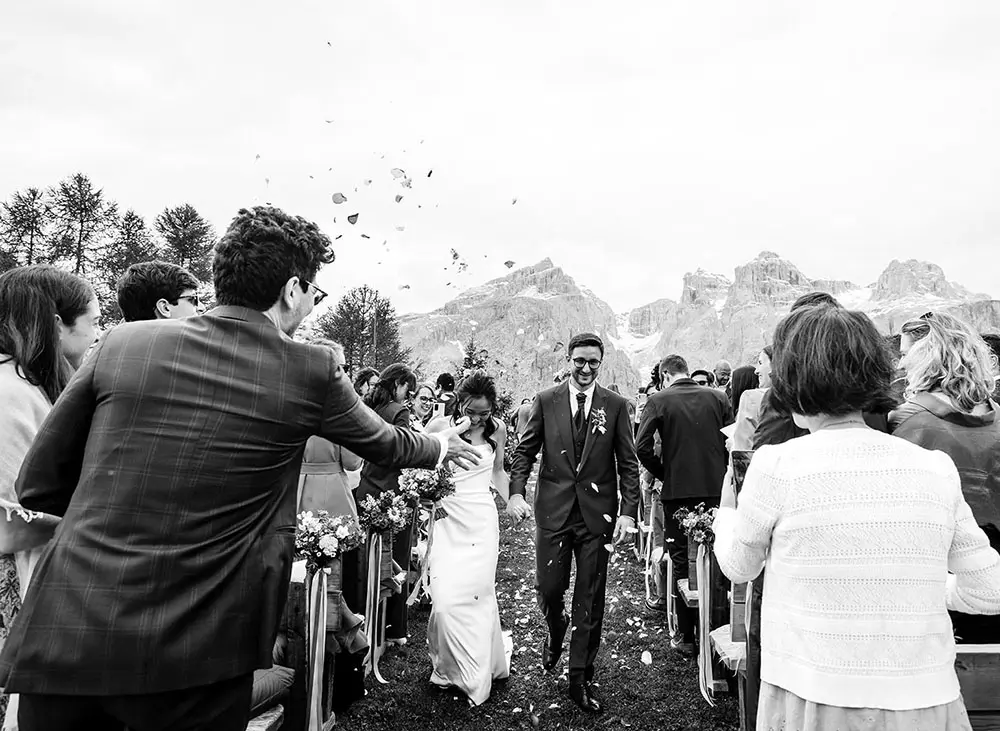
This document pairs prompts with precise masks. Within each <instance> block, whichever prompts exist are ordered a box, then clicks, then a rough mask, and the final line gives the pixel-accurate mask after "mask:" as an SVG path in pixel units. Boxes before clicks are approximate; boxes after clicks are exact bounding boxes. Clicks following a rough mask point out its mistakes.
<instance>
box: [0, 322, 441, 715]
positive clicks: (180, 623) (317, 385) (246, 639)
mask: <svg viewBox="0 0 1000 731" xmlns="http://www.w3.org/2000/svg"><path fill="white" fill-rule="evenodd" d="M314 434H318V435H320V436H323V437H325V438H327V439H329V440H331V441H333V442H336V443H338V444H343V445H344V446H345V447H347V448H348V449H350V450H351V451H352V452H354V453H355V454H358V455H361V456H362V457H364V458H365V459H368V460H373V461H376V462H379V463H384V464H391V465H396V466H403V465H414V466H418V465H419V466H423V467H433V466H434V464H435V463H436V462H437V460H438V458H439V456H440V454H441V450H442V444H441V442H440V441H439V440H438V439H434V438H431V437H428V436H425V435H419V434H415V433H413V432H411V431H409V430H407V429H397V428H394V427H391V426H389V425H388V424H386V423H385V422H384V421H383V420H382V419H380V418H379V417H378V416H376V415H375V413H374V412H372V411H371V410H370V409H368V408H367V407H365V406H364V405H362V404H361V402H360V400H359V399H358V397H357V395H356V394H355V392H354V389H353V388H352V387H351V384H350V381H349V380H348V379H347V378H346V377H344V376H343V374H342V373H341V371H340V369H339V368H337V366H336V364H335V363H334V360H333V355H332V354H331V352H330V351H329V350H328V349H326V348H321V347H317V346H312V345H307V344H305V343H301V342H296V341H293V340H291V339H289V338H288V337H286V336H285V335H284V334H282V333H281V332H280V331H279V330H278V328H277V327H275V325H274V324H273V323H272V322H271V321H270V320H268V319H267V318H266V317H265V316H264V315H263V314H262V313H260V312H256V311H253V310H248V309H244V308H241V307H219V308H217V309H215V310H212V311H211V312H209V313H208V314H206V315H203V316H200V317H192V318H189V319H186V320H164V321H160V322H143V323H133V324H128V325H123V326H121V327H119V328H115V329H114V330H112V331H110V332H109V333H108V334H107V336H105V337H104V338H103V340H102V341H101V343H100V344H99V345H98V346H97V347H96V349H95V351H94V352H93V353H92V354H91V355H90V356H89V357H88V358H87V360H86V362H85V363H84V365H83V367H82V368H81V369H80V370H79V371H78V372H77V374H76V376H75V377H74V378H73V380H72V381H71V382H70V384H69V386H68V387H67V388H66V390H65V391H64V392H63V394H62V396H61V397H60V398H59V400H58V401H57V402H56V404H55V406H54V407H53V409H52V411H51V413H50V414H49V416H48V418H47V419H46V420H45V422H44V424H43V425H42V428H41V430H40V431H39V433H38V436H37V438H36V440H35V443H34V444H33V446H32V447H31V450H30V451H29V452H28V455H27V456H26V458H25V460H24V464H23V466H22V469H21V474H20V477H19V478H18V482H17V492H18V496H19V498H20V502H21V504H22V505H23V506H24V507H26V508H29V509H31V510H41V511H44V512H46V513H49V514H52V515H58V516H62V517H63V519H62V521H61V522H60V524H59V527H58V528H57V529H56V532H55V537H54V538H53V539H52V542H51V543H50V544H49V546H48V549H47V550H46V551H45V553H44V554H43V556H42V558H41V560H40V561H39V563H38V567H37V569H36V570H35V574H34V578H33V579H32V582H31V585H30V587H29V588H28V593H27V596H26V597H25V600H24V607H23V608H22V609H21V611H20V613H19V614H18V617H17V621H16V622H15V623H14V625H13V629H12V630H11V633H10V637H9V638H8V639H7V642H6V645H5V646H4V648H3V653H2V655H0V684H3V685H5V686H6V688H5V689H6V690H7V691H8V692H18V693H25V694H30V695H32V696H36V697H41V696H42V695H44V696H46V700H45V702H44V703H35V704H34V705H35V708H36V710H37V711H39V712H41V711H45V709H49V712H50V715H49V716H46V717H45V719H42V720H37V719H34V717H33V719H34V720H33V721H31V722H30V723H29V726H31V727H35V728H46V729H53V728H57V727H58V728H76V727H77V725H79V724H78V721H74V719H72V718H71V716H72V715H73V714H75V715H76V717H77V718H78V717H79V716H80V714H81V713H83V711H82V710H74V708H75V709H79V708H80V704H81V703H90V705H91V706H97V707H99V708H103V709H104V711H105V712H108V713H113V714H116V718H118V719H119V720H124V718H123V717H124V716H128V717H129V718H131V719H133V720H131V721H128V722H127V723H128V725H129V726H130V727H132V728H147V727H148V724H149V722H150V721H149V719H150V718H154V719H157V722H158V723H159V722H162V723H163V724H164V725H163V726H157V727H158V728H160V727H162V728H166V727H171V728H175V727H179V722H177V720H176V719H175V720H174V721H171V720H170V719H171V718H173V716H171V714H174V715H176V714H182V715H183V714H185V711H184V710H183V709H184V708H185V707H187V708H190V707H191V704H190V703H189V704H188V705H187V706H185V702H186V700H190V699H191V698H193V697H196V696H198V694H199V693H200V692H201V691H200V690H199V689H204V688H206V687H209V686H212V687H215V688H216V690H212V691H210V692H207V693H202V694H201V698H202V700H203V701H204V702H203V703H201V704H200V706H199V707H201V708H204V705H205V703H209V704H211V703H212V702H214V701H215V699H218V698H219V696H220V695H223V694H224V692H229V691H232V692H234V693H235V694H236V695H237V696H240V694H241V693H244V692H245V694H246V695H245V701H243V700H239V701H237V700H233V701H232V705H233V706H241V705H244V704H245V708H244V710H245V712H246V713H249V710H250V696H249V692H250V685H249V682H250V679H251V677H252V673H253V671H254V670H255V669H257V668H263V667H269V666H270V665H271V652H272V646H273V644H274V639H275V634H276V632H277V627H278V621H277V620H278V618H279V617H280V613H281V611H282V608H283V604H284V601H285V597H286V596H287V592H288V584H289V578H290V572H291V559H292V551H293V548H294V536H295V529H294V523H293V521H294V495H295V485H296V483H297V477H298V474H299V467H300V464H301V461H302V454H303V449H304V446H305V442H306V440H307V439H308V438H309V437H310V436H312V435H314ZM289 486H291V487H289ZM289 489H290V490H291V496H292V501H291V503H289V501H288V500H287V497H288V495H289ZM233 683H235V684H236V685H233ZM227 684H228V685H227ZM185 692H186V693H187V696H186V697H182V695H181V694H183V693H185ZM53 696H55V697H53ZM70 697H75V698H70ZM87 697H90V699H91V700H89V701H88V700H87ZM240 698H242V696H240ZM219 702H221V699H220V700H219ZM195 705H198V704H195ZM109 709H110V710H109ZM57 710H58V713H59V714H60V715H58V720H57V717H56V716H53V715H51V714H54V713H56V711H57ZM216 710H218V709H215V710H213V711H212V713H215V712H216ZM239 710H240V709H239V708H238V707H237V708H236V711H235V715H236V716H238V715H239ZM198 713H199V712H198V711H190V712H189V713H187V716H188V717H187V718H184V719H183V720H185V721H186V722H188V723H190V722H192V721H193V720H195V719H193V718H191V717H190V716H191V715H198ZM21 714H22V716H24V714H25V706H24V703H23V702H22V707H21ZM136 714H138V715H136ZM210 725H211V726H212V727H213V728H230V727H236V726H238V718H237V719H236V721H233V722H230V721H228V720H227V722H226V723H225V724H223V723H222V722H221V720H219V719H218V718H216V719H215V720H214V721H212V723H211V724H210ZM245 725H246V721H245V720H244V721H243V726H239V728H241V729H242V728H243V727H245ZM101 727H102V728H103V727H104V726H101ZM184 727H185V728H188V727H191V726H187V725H186V726H184Z"/></svg>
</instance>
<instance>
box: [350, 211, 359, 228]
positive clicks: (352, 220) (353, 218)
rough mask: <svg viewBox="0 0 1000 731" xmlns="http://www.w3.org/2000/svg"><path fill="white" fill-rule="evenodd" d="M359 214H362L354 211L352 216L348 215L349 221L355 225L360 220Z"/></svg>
mask: <svg viewBox="0 0 1000 731" xmlns="http://www.w3.org/2000/svg"><path fill="white" fill-rule="evenodd" d="M359 215H360V214H358V213H352V214H351V215H350V216H348V217H347V222H348V223H349V224H351V225H352V226H353V225H354V224H356V223H357V222H358V216H359Z"/></svg>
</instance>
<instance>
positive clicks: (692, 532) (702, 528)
mask: <svg viewBox="0 0 1000 731" xmlns="http://www.w3.org/2000/svg"><path fill="white" fill-rule="evenodd" d="M717 512H718V508H708V509H707V510H706V509H705V503H698V504H697V505H695V507H694V509H693V510H690V509H688V508H681V509H680V510H678V511H677V512H676V513H674V518H675V519H676V520H677V522H678V523H680V524H681V528H683V529H684V534H685V535H686V536H687V537H688V540H689V541H694V542H695V543H704V544H705V545H706V546H711V545H712V542H713V541H714V540H715V532H714V531H713V530H712V524H713V523H714V522H715V514H716V513H717Z"/></svg>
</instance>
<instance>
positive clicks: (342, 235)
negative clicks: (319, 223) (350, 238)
mask: <svg viewBox="0 0 1000 731" xmlns="http://www.w3.org/2000/svg"><path fill="white" fill-rule="evenodd" d="M343 237H344V234H337V236H336V237H335V238H334V239H333V240H334V241H336V240H337V239H342V238H343Z"/></svg>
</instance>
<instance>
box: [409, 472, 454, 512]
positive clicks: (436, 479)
mask: <svg viewBox="0 0 1000 731" xmlns="http://www.w3.org/2000/svg"><path fill="white" fill-rule="evenodd" d="M399 491H400V492H401V493H402V494H403V495H404V496H406V498H407V500H408V501H409V504H410V505H411V506H412V507H414V508H416V507H417V506H418V505H419V504H420V503H436V502H438V501H439V500H441V499H442V498H445V497H447V496H448V495H453V494H454V493H455V477H454V475H453V474H452V472H451V470H450V469H449V468H447V467H444V466H441V467H438V468H437V469H433V470H420V469H407V470H403V471H402V473H401V474H400V476H399ZM447 515H448V513H447V511H446V510H445V509H444V508H443V507H440V506H438V508H437V509H436V510H435V511H434V517H435V518H444V517H446V516H447Z"/></svg>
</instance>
